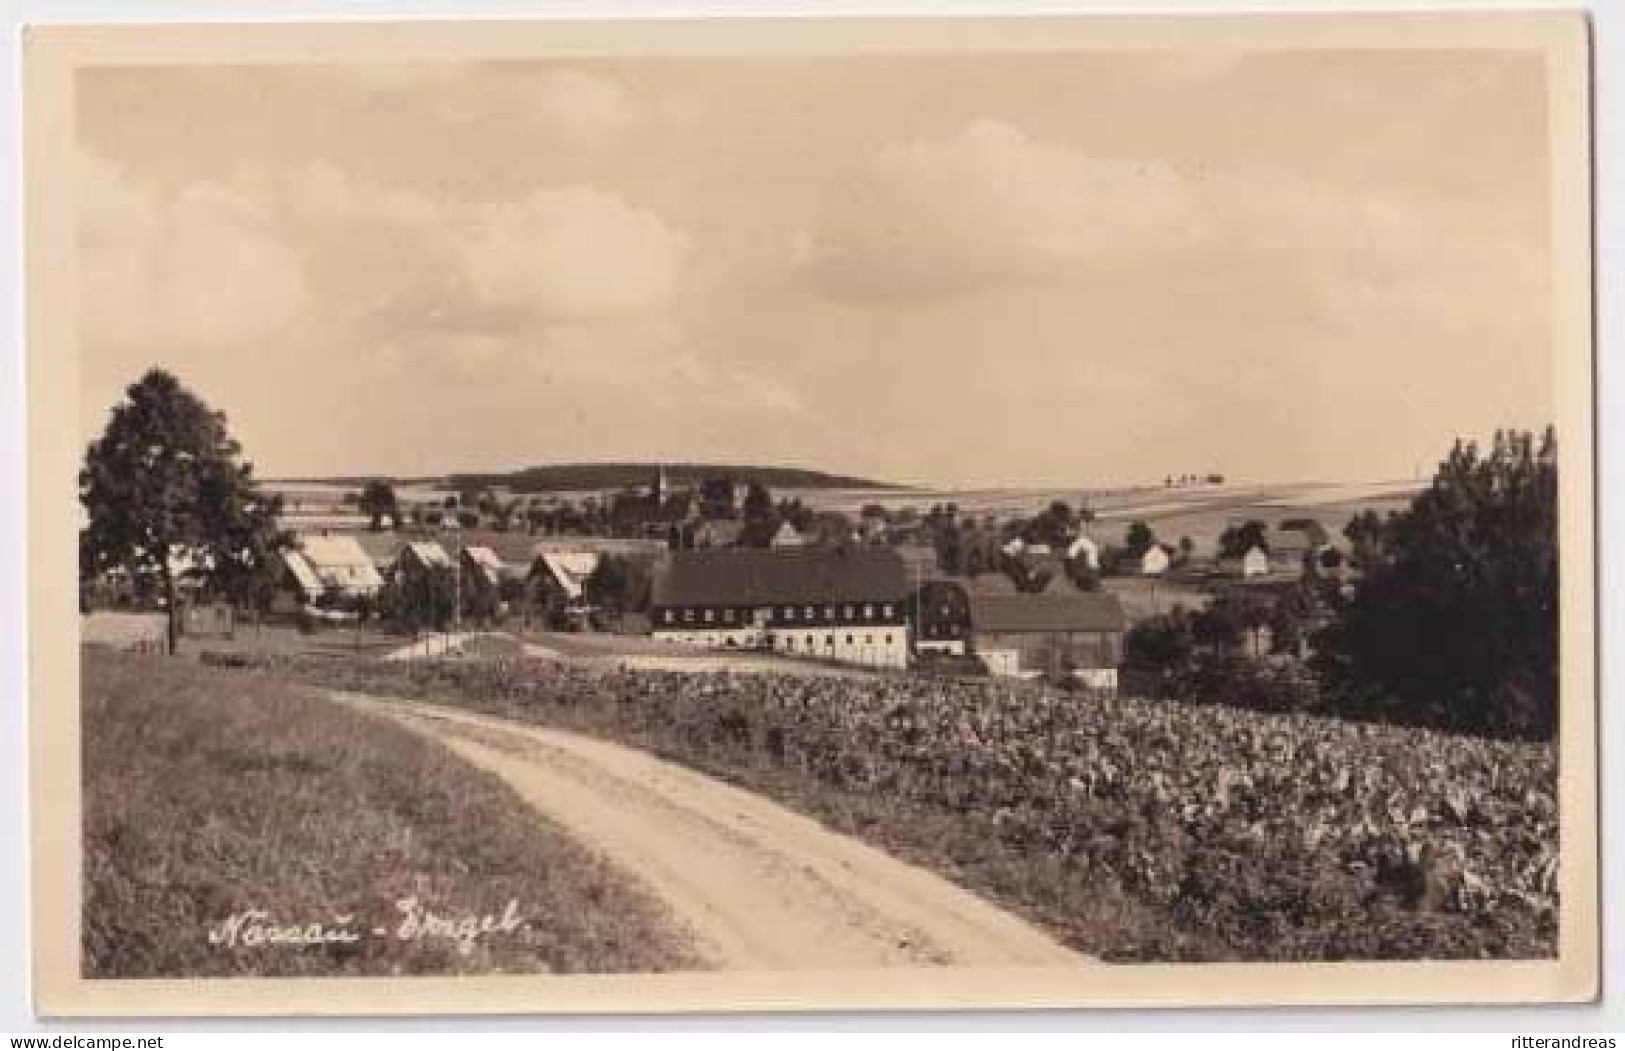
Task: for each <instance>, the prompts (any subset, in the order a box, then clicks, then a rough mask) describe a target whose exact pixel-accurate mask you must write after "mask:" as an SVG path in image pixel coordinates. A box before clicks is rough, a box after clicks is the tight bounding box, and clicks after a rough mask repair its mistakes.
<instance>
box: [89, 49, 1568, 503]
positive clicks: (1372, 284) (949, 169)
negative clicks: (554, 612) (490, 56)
mask: <svg viewBox="0 0 1625 1051" xmlns="http://www.w3.org/2000/svg"><path fill="white" fill-rule="evenodd" d="M77 106H78V112H77V133H78V142H79V166H78V171H77V173H76V178H77V193H76V204H77V209H76V210H77V216H78V249H79V251H78V259H77V271H76V272H77V288H78V291H79V311H78V318H79V336H80V357H81V405H82V412H81V432H82V433H81V438H82V439H84V440H85V441H89V440H90V439H92V438H93V437H94V436H95V435H96V434H97V433H99V431H100V429H101V427H102V426H104V424H105V419H106V412H107V410H108V408H109V407H110V406H111V405H112V404H113V403H114V402H116V401H117V400H118V399H119V397H120V394H121V392H122V390H123V388H124V387H125V386H126V385H128V384H129V383H131V382H132V381H134V380H135V379H136V378H138V377H139V376H140V374H141V373H142V372H144V371H145V370H146V369H147V368H149V367H151V366H153V365H161V366H163V367H165V368H168V369H170V370H171V371H173V372H174V373H176V374H177V375H178V376H179V377H180V378H181V379H182V380H183V381H184V382H185V383H187V384H188V385H189V386H190V387H191V388H192V389H194V390H195V391H196V392H197V393H198V394H199V395H201V396H202V397H203V398H204V399H205V400H207V401H208V402H209V403H210V404H212V405H214V406H215V407H216V408H219V409H221V410H223V411H225V412H226V414H227V416H228V418H229V420H230V422H231V426H232V429H233V432H234V433H235V434H236V436H237V437H238V438H239V439H240V440H241V442H242V444H243V446H244V448H245V452H246V454H247V456H248V458H250V459H251V460H253V461H254V462H255V464H256V466H257V469H258V472H259V473H260V474H261V475H262V476H268V477H289V476H314V475H358V474H369V473H387V474H394V475H402V476H406V475H433V474H440V473H445V472H451V471H471V470H497V469H508V468H517V467H522V466H526V465H531V464H541V463H561V462H577V461H613V460H623V459H632V460H648V461H661V460H663V461H668V462H708V461H717V462H759V463H776V464H786V465H796V466H805V467H813V468H821V469H825V470H830V471H834V472H838V473H843V474H855V475H863V476H868V477H874V478H880V479H885V480H888V481H895V482H903V483H915V484H927V485H942V486H975V487H980V486H991V485H1012V486H1018V485H1019V486H1026V485H1056V486H1066V487H1083V486H1089V485H1094V484H1104V483H1117V482H1125V481H1129V482H1132V481H1145V480H1160V479H1161V478H1162V477H1163V476H1164V475H1166V474H1169V473H1173V474H1180V473H1185V472H1187V471H1191V472H1203V473H1205V472H1208V471H1217V472H1221V473H1224V474H1226V475H1228V476H1229V477H1231V478H1237V479H1251V480H1269V481H1289V480H1377V479H1393V478H1404V477H1411V476H1413V475H1415V474H1416V473H1417V472H1418V471H1427V470H1429V469H1431V467H1432V465H1433V464H1434V463H1436V462H1437V461H1438V459H1439V458H1440V457H1441V456H1442V455H1443V454H1444V452H1445V451H1446V449H1447V448H1448V446H1449V444H1450V442H1451V441H1452V440H1453V439H1454V438H1455V437H1456V436H1457V435H1464V436H1476V437H1486V436H1488V435H1489V434H1490V433H1491V432H1493V430H1494V429H1495V428H1497V427H1501V426H1519V427H1536V426H1543V425H1544V424H1545V423H1547V422H1548V421H1550V420H1551V418H1552V416H1553V408H1552V398H1553V395H1552V378H1551V371H1552V368H1551V365H1552V353H1553V348H1552V343H1551V334H1550V328H1551V325H1550V309H1551V305H1550V301H1549V300H1550V296H1549V290H1548V287H1547V286H1548V281H1549V274H1550V266H1549V258H1550V257H1549V245H1548V239H1549V232H1548V226H1549V216H1548V193H1549V172H1548V158H1547V147H1546V135H1547V129H1546V118H1545V108H1546V97H1545V90H1544V86H1543V69H1542V66H1541V62H1540V58H1539V56H1538V55H1537V54H1535V53H1527V54H1526V53H1519V52H1443V51H1437V52H1430V51H1410V52H1383V51H1358V52H1356V51H1350V52H1325V51H1321V52H1314V53H1306V52H1290V51H1269V52H1235V53H1220V52H1212V51H1205V50H1204V51H1202V52H1200V53H1198V52H1193V51H1185V52H1154V51H1153V52H1143V51H1142V52H1134V53H1128V52H1122V53H1113V52H1079V53H1045V54H1035V53H1025V54H982V55H970V54H967V55H941V54H939V55H919V56H908V55H872V56H849V57H831V56H824V57H805V58H783V57H779V58H773V59H771V60H769V59H765V58H763V59H751V58H737V57H734V58H703V57H702V58H661V59H641V60H640V59H631V58H628V59H588V60H582V61H570V62H551V61H549V62H542V61H538V62H522V63H521V62H504V63H483V64H479V63H437V64H415V65H393V66H391V65H362V64H344V65H325V66H314V65H307V66H297V65H294V66H290V65H279V66H247V65H236V66H201V67H168V68H157V67H107V68H97V69H90V70H86V71H83V72H81V73H80V74H79V80H78V83H77Z"/></svg>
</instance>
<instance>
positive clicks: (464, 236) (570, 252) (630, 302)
mask: <svg viewBox="0 0 1625 1051" xmlns="http://www.w3.org/2000/svg"><path fill="white" fill-rule="evenodd" d="M274 192H275V194H276V195H278V196H280V197H281V199H282V200H283V202H284V208H285V210H286V211H287V212H289V213H290V215H289V221H290V223H291V224H293V225H295V226H297V227H298V228H299V229H300V230H301V231H302V236H304V237H305V238H307V239H308V240H310V241H311V242H312V243H319V244H320V245H321V246H322V247H321V249H320V251H318V252H317V253H316V254H317V255H319V256H321V257H322V258H323V259H341V260H347V261H348V262H349V264H350V265H341V266H336V267H333V268H332V270H331V272H330V273H328V274H326V275H325V276H326V277H327V278H328V280H327V281H326V282H325V283H324V289H325V290H326V291H327V292H328V293H329V294H330V295H332V296H334V297H336V298H339V299H346V300H348V303H347V305H346V304H341V310H343V311H344V312H347V313H349V314H350V315H351V316H353V317H356V318H358V319H360V320H363V321H371V322H373V323H376V324H377V325H380V326H382V327H383V328H384V329H385V330H388V331H402V330H405V329H407V328H410V327H414V326H425V327H429V328H435V329H445V330H461V331H488V332H501V331H513V330H515V329H518V328H522V327H524V326H527V325H535V324H576V323H582V322H592V321H608V320H616V319H626V318H648V317H659V316H664V315H666V314H668V313H670V311H671V310H672V308H673V304H674V301H675V300H676V299H677V298H678V297H679V295H680V293H681V291H682V286H683V282H684V280H685V277H686V273H687V270H688V263H689V256H690V251H691V249H690V238H689V237H688V235H687V234H686V233H685V232H684V231H683V230H681V229H679V228H678V227H677V226H675V225H673V224H672V223H670V222H668V221H667V220H666V219H665V218H664V217H662V216H661V215H659V214H658V213H656V212H654V211H653V210H651V209H649V208H646V207H642V206H640V205H637V204H635V203H632V202H630V201H628V200H626V199H624V198H622V197H621V196H619V195H618V194H616V193H614V192H612V191H611V190H609V189H605V188H602V187H598V186H590V185H581V184H574V185H562V186H555V187H542V188H538V189H533V190H531V191H530V192H529V193H527V194H526V195H524V196H522V197H519V198H517V199H514V200H498V201H486V200H466V199H462V198H451V197H444V196H438V195H436V194H434V193H431V192H428V191H423V190H417V189H405V188H400V187H384V186H379V185H377V184H374V183H372V182H369V181H366V180H361V179H356V178H353V177H351V176H348V175H346V174H345V173H343V172H340V171H338V170H337V169H334V168H331V167H327V166H317V167H314V168H312V169H310V170H308V171H307V172H305V173H304V174H303V175H301V176H300V177H297V178H295V179H292V180H290V181H287V182H286V183H285V185H283V186H282V187H281V188H280V190H277V191H274ZM358 261H359V262H361V264H362V265H355V264H356V263H357V262H358Z"/></svg>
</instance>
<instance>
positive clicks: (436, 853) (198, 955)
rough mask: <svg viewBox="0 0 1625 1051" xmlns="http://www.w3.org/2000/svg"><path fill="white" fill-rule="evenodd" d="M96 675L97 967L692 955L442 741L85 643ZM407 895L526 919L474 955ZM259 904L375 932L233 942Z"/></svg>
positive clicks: (628, 889)
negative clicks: (422, 929)
mask: <svg viewBox="0 0 1625 1051" xmlns="http://www.w3.org/2000/svg"><path fill="white" fill-rule="evenodd" d="M317 659H322V660H329V661H330V660H331V659H332V658H317ZM83 674H84V680H83V681H84V692H83V728H84V729H83V761H84V772H85V773H84V797H83V803H84V826H83V842H84V873H83V889H84V929H83V942H82V948H83V971H84V974H85V975H86V976H87V977H95V978H115V977H116V978H138V977H139V978H150V977H204V976H218V977H230V976H244V975H256V976H284V977H297V976H361V975H419V974H498V973H537V972H564V973H582V972H643V971H661V970H671V969H677V968H682V967H685V966H690V965H692V963H693V961H692V959H691V958H690V955H689V950H688V948H687V941H686V938H685V936H684V934H683V932H681V931H679V930H676V929H675V928H674V926H673V924H672V921H671V919H670V917H669V914H668V913H667V912H666V911H665V909H664V906H662V905H660V904H659V903H657V902H655V901H653V900H651V899H650V898H648V897H646V896H645V895H644V894H642V893H641V892H640V891H638V890H636V889H635V888H634V887H633V886H632V885H630V884H629V883H628V882H627V881H626V878H625V876H624V875H623V874H622V873H620V872H618V871H615V870H613V869H611V868H610V867H609V866H608V865H607V864H606V863H605V862H603V861H602V860H600V859H599V858H597V857H596V856H594V855H591V854H589V853H587V852H585V851H583V850H582V848H580V847H579V846H578V845H577V844H576V843H575V841H574V840H572V839H571V838H570V837H569V836H567V835H566V834H565V833H564V832H563V831H562V830H561V829H559V828H558V827H557V826H556V825H553V824H552V823H550V822H548V821H547V820H545V819H544V818H542V817H540V816H539V815H537V814H536V813H535V812H534V811H533V810H532V809H531V808H530V807H528V806H527V805H526V804H525V803H524V802H523V801H522V800H521V799H520V798H519V797H518V796H516V795H515V794H514V793H513V792H512V791H511V790H510V789H508V788H507V786H505V785H504V784H503V783H501V782H500V781H498V780H497V779H495V778H494V777H492V776H491V775H489V774H486V773H484V772H482V771H480V770H478V769H476V768H474V767H472V766H470V765H468V764H467V763H465V762H464V761H462V760H461V759H459V758H458V757H456V756H455V755H454V754H452V753H451V752H450V751H449V750H447V749H445V748H444V747H443V746H441V745H439V744H437V743H434V742H431V741H428V740H426V739H424V738H422V737H420V736H418V735H416V734H413V733H411V732H410V731H408V730H406V729H403V728H401V727H400V726H397V725H396V724H394V723H390V722H384V721H380V720H378V719H375V718H372V717H369V716H366V715H362V714H359V713H357V712H354V711H351V710H349V709H346V708H344V707H341V706H339V705H338V704H335V703H334V702H332V701H330V700H327V699H326V698H324V697H321V696H319V695H317V693H316V692H315V691H312V690H310V689H308V688H304V687H300V686H298V685H296V684H293V683H290V682H287V681H285V680H284V679H282V678H280V677H272V676H268V675H263V674H256V673H253V672H244V671H236V672H227V671H221V670H216V669H211V668H207V667H202V666H199V665H198V664H196V663H194V662H191V661H186V660H174V659H166V658H163V657H152V656H141V655H134V654H126V653H115V652H112V651H110V650H104V649H101V648H98V647H86V648H85V649H84V651H83ZM407 899H416V901H417V903H418V905H419V907H420V908H421V909H427V910H431V911H432V912H434V913H435V915H437V916H439V917H442V918H445V919H448V920H452V921H454V922H462V921H463V920H464V919H466V918H467V917H482V916H493V917H498V918H499V919H500V918H501V917H503V916H504V915H505V914H507V913H508V910H509V903H510V902H514V903H517V905H516V906H514V908H515V909H516V910H517V912H516V913H515V915H517V916H518V917H519V918H520V919H522V921H523V926H522V927H519V928H517V929H512V930H503V931H498V932H494V933H491V934H489V935H486V936H483V937H481V938H479V939H477V940H475V941H473V942H471V943H468V944H467V948H468V951H466V952H465V951H464V944H465V943H464V942H463V941H462V940H461V939H456V938H447V937H440V936H423V935H422V934H421V933H419V934H418V935H417V936H413V934H414V932H412V931H411V930H410V929H406V930H404V931H403V928H402V926H401V925H402V923H403V922H404V921H405V919H406V913H405V911H404V910H403V909H402V907H401V906H400V904H399V903H401V902H403V901H406V900H407ZM251 910H261V912H262V913H263V915H264V917H266V919H265V920H264V921H259V922H263V923H264V924H266V925H269V926H272V927H276V928H278V929H286V928H287V927H291V926H299V927H304V926H306V925H308V924H312V923H316V924H321V925H323V926H324V928H327V929H328V932H329V933H331V932H333V931H336V930H339V929H343V930H345V931H349V932H351V933H360V934H361V935H362V936H361V937H360V938H359V939H358V940H355V941H347V942H335V941H323V942H320V943H317V944H309V945H306V944H258V945H247V944H245V943H244V942H243V941H242V940H236V941H232V940H230V937H229V935H230V932H231V927H230V921H231V920H232V918H233V917H243V916H245V915H247V914H248V913H249V912H250V911H251ZM344 917H350V920H349V921H348V922H347V923H341V922H340V921H341V920H342V918H344ZM375 929H376V930H382V931H384V932H386V933H385V934H383V935H381V936H379V935H374V934H373V933H372V932H373V931H374V930H375ZM236 930H237V931H238V933H239V936H240V938H246V937H247V933H246V932H247V928H246V927H243V926H239V927H237V928H236ZM211 932H212V933H213V934H214V935H215V936H216V937H215V941H214V942H211ZM222 938H224V939H226V940H224V941H222V940H221V939H222Z"/></svg>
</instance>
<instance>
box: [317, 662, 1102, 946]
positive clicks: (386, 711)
mask: <svg viewBox="0 0 1625 1051" xmlns="http://www.w3.org/2000/svg"><path fill="white" fill-rule="evenodd" d="M334 696H335V697H336V698H337V699H339V700H340V701H343V702H344V703H346V704H350V705H353V706H355V707H358V708H362V709H364V710H366V711H370V712H374V713H377V714H381V715H384V716H386V717H389V718H393V719H396V720H398V721H399V722H401V723H403V724H404V725H406V726H408V727H410V728H412V729H415V730H417V731H419V732H421V733H425V734H428V735H430V736H433V737H435V738H437V739H439V740H441V741H443V742H445V744H447V745H448V746H449V747H450V748H452V749H453V750H454V751H456V752H457V753H458V754H459V755H461V756H463V757H464V758H466V759H468V760H469V761H470V762H472V763H474V764H475V765H477V766H480V767H482V768H484V769H486V770H489V771H491V772H493V773H495V774H497V775H498V776H500V777H501V778H503V779H504V780H505V781H507V782H508V783H509V784H510V785H512V786H513V788H514V789H515V790H516V791H517V792H518V793H519V794H520V795H521V796H522V797H523V798H524V799H525V800H527V801H528V802H530V803H531V804H532V805H533V806H535V807H536V808H537V809H538V810H540V811H543V812H544V813H546V814H547V816H548V817H550V818H552V819H553V820H554V821H556V822H558V823H560V824H562V825H563V826H565V827H566V828H568V829H569V830H570V831H571V832H572V833H573V834H574V835H576V836H578V837H579V838H580V839H581V840H582V841H583V842H585V843H587V844H588V845H589V846H591V847H593V848H595V849H597V850H598V851H600V852H601V853H602V854H604V855H605V856H606V857H608V858H609V859H611V860H612V861H613V862H615V863H616V864H618V865H620V866H621V867H622V868H624V869H625V870H626V871H627V872H629V873H631V874H632V875H633V876H635V877H636V878H637V879H639V880H641V881H642V883H643V884H644V885H645V886H646V887H648V888H649V890H650V891H651V892H652V893H654V894H655V895H657V896H658V897H660V898H661V899H662V900H664V901H665V902H666V903H667V904H668V905H669V906H670V907H671V909H672V911H673V912H674V913H675V915H676V916H677V918H678V919H679V920H680V921H681V922H682V923H683V924H685V925H686V926H687V927H688V928H690V929H691V930H692V932H693V934H694V937H695V940H696V946H697V948H698V950H699V952H700V954H701V955H702V956H703V957H704V958H705V959H706V960H708V961H709V962H710V963H711V964H712V965H713V966H715V967H717V968H719V969H724V970H827V969H832V968H863V967H885V966H921V965H928V964H950V963H952V964H961V965H981V966H1013V965H1020V964H1045V965H1052V966H1053V965H1065V964H1089V963H1092V962H1093V961H1090V960H1089V959H1088V958H1086V957H1082V956H1079V955H1077V954H1074V953H1072V952H1071V951H1069V950H1067V949H1065V948H1064V947H1062V946H1060V945H1059V944H1057V943H1056V942H1054V941H1053V940H1051V939H1050V938H1049V937H1048V936H1046V935H1044V934H1043V933H1041V932H1039V931H1038V930H1036V929H1034V928H1033V927H1031V926H1029V925H1027V924H1026V923H1025V922H1023V921H1021V920H1019V919H1017V918H1015V917H1014V916H1011V915H1010V914H1008V913H1006V912H1003V911H1001V910H999V909H998V908H995V907H994V906H992V905H990V904H988V903H987V902H985V901H983V900H981V899H980V898H977V897H976V896H974V895H972V894H970V893H969V892H967V891H964V890H962V889H960V888H958V887H956V886H954V885H953V884H951V883H948V882H947V881H946V880H943V879H940V878H939V877H937V876H934V875H932V874H930V873H928V872H926V871H924V870H922V869H918V868H915V867H913V866H911V865H907V864H904V863H903V862H901V861H898V860H897V859H895V858H892V857H890V856H888V855H886V854H884V853H882V852H880V851H878V850H875V849H873V848H871V847H868V846H865V845H864V844H862V843H859V842H858V841H856V840H854V839H851V838H848V837H846V836H841V835H837V834H835V833H833V832H830V831H829V830H827V829H825V828H824V827H822V826H821V825H819V824H818V823H817V822H815V821H813V820H811V819H809V818H806V817H803V816H801V815H799V814H796V813H793V812H791V811H789V810H786V809H784V808H783V807H781V806H778V805H777V804H775V803H771V802H769V801H767V800H765V799H763V798H762V797H760V796H757V795H754V794H752V793H750V792H745V791H743V790H740V789H737V788H734V787H732V786H729V785H726V784H723V783H722V782H720V781H718V780H716V779H714V778H711V777H707V776H705V775H702V774H698V773H695V772H694V771H692V770H688V769H686V768H684V767H680V766H677V765H675V764H672V763H668V762H665V761H663V760H660V759H656V758H655V757H653V756H651V755H649V754H647V753H644V752H640V751H637V750H635V749H631V748H626V747H622V746H620V745H614V744H609V743H606V742H603V741H597V740H594V739H592V738H588V737H584V736H581V735H579V734H573V733H568V732H565V731H559V730H550V729H543V728H540V727H532V726H524V725H521V724H516V723H513V722H510V721H508V720H504V719H498V718H494V717H489V716H482V715H476V714H472V713H468V712H461V711H457V710H455V709H449V708H442V707H438V706H434V705H427V704H420V703H416V702H408V701H394V700H382V699H378V698H370V697H363V696H360V695H356V694H347V693H336V694H334Z"/></svg>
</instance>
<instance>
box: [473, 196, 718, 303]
mask: <svg viewBox="0 0 1625 1051" xmlns="http://www.w3.org/2000/svg"><path fill="white" fill-rule="evenodd" d="M465 219H466V221H467V225H465V226H463V227H462V230H461V231H458V233H460V234H464V236H458V237H457V240H456V242H455V244H454V245H453V247H452V251H453V253H454V254H455V255H456V257H457V258H458V260H459V261H460V265H461V270H462V272H463V273H464V274H465V275H466V276H467V279H468V282H469V286H470V288H471V289H472V291H473V293H474V295H475V296H476V297H477V299H478V300H479V301H480V302H481V303H483V304H485V305H487V306H489V307H498V308H501V307H520V308H528V309H531V310H533V311H535V312H536V313H537V314H539V315H541V316H542V317H544V318H547V319H550V320H556V321H582V320H591V319H594V318H615V317H633V316H639V315H644V314H649V313H653V312H657V311H659V310H661V309H662V308H664V307H665V306H666V305H667V304H669V303H670V301H671V300H672V298H673V297H674V296H675V294H676V291H677V286H678V283H679V281H680V279H681V277H682V274H683V267H684V262H685V259H686V257H687V254H688V239H687V237H685V236H684V235H683V234H682V233H681V232H680V231H678V230H677V229H676V228H674V227H673V226H671V225H669V224H668V223H666V222H665V220H663V219H662V218H661V217H660V216H658V215H656V214H655V213H654V212H652V211H649V210H647V209H643V208H638V207H635V206H633V205H630V204H628V203H626V202H625V201H623V200H621V199H620V198H618V197H616V196H614V195H612V194H610V193H607V192H605V191H603V190H598V189H594V188H592V187H585V186H572V187H565V188H562V189H549V190H538V191H536V192H535V193H533V194H531V195H530V196H529V197H527V198H525V199H524V200H522V201H518V202H515V203H512V204H501V205H494V206H476V207H474V208H472V209H470V210H469V212H468V214H467V215H466V216H465ZM454 236H456V235H454Z"/></svg>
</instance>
